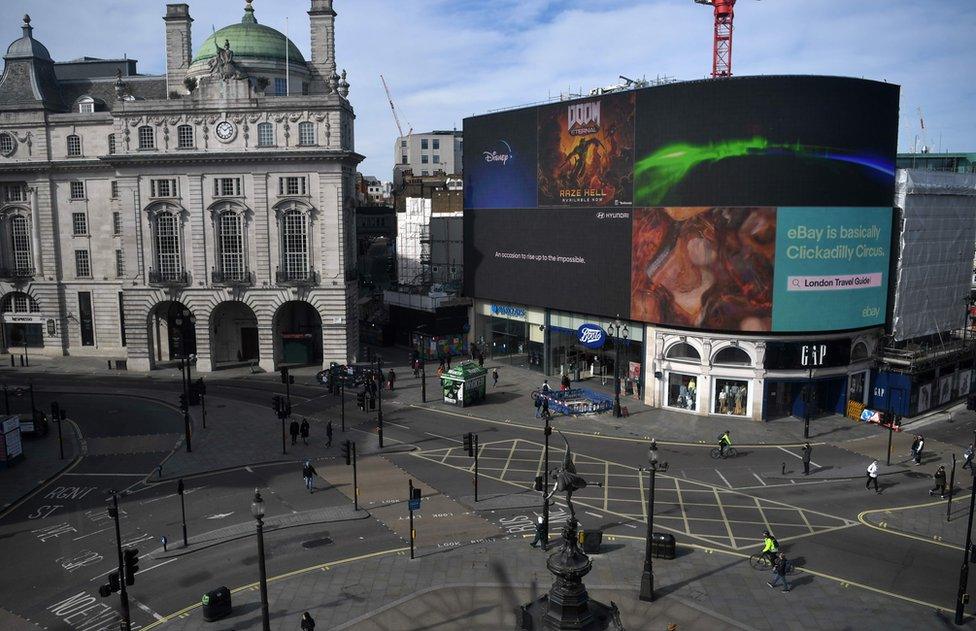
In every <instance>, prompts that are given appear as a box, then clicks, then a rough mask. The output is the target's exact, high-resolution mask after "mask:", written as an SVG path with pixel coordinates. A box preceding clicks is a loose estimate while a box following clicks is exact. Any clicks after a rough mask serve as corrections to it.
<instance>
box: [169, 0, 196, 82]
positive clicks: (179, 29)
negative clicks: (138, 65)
mask: <svg viewBox="0 0 976 631" xmlns="http://www.w3.org/2000/svg"><path fill="white" fill-rule="evenodd" d="M163 21H164V22H166V96H167V98H168V97H169V93H170V92H174V91H175V92H179V93H180V94H186V88H184V87H183V78H184V77H186V72H187V70H189V68H190V60H191V59H192V58H193V47H192V45H191V43H190V23H191V22H193V18H191V17H190V5H188V4H167V5H166V16H165V17H164V18H163Z"/></svg>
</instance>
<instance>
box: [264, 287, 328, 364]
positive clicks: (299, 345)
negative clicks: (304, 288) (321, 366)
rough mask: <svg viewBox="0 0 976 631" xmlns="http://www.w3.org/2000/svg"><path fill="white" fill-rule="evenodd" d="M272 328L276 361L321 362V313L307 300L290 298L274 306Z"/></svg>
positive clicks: (296, 362) (287, 362)
mask: <svg viewBox="0 0 976 631" xmlns="http://www.w3.org/2000/svg"><path fill="white" fill-rule="evenodd" d="M274 332H275V355H276V359H277V361H278V363H279V364H296V365H305V364H315V363H321V362H322V317H321V316H320V315H319V312H318V311H316V309H315V307H313V306H312V305H310V304H309V303H307V302H304V301H302V300H291V301H288V302H286V303H284V304H283V305H281V306H280V307H278V311H277V312H276V313H275V317H274Z"/></svg>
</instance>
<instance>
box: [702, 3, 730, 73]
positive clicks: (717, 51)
mask: <svg viewBox="0 0 976 631" xmlns="http://www.w3.org/2000/svg"><path fill="white" fill-rule="evenodd" d="M695 2H697V3H698V4H710V5H712V6H714V7H715V38H714V43H713V48H712V78H715V77H731V76H732V17H733V15H734V14H733V11H732V9H733V8H734V7H735V0H695Z"/></svg>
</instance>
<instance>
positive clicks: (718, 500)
mask: <svg viewBox="0 0 976 631" xmlns="http://www.w3.org/2000/svg"><path fill="white" fill-rule="evenodd" d="M712 490H713V491H714V492H715V503H716V504H718V510H719V512H720V513H722V519H721V521H723V522H724V523H725V530H726V532H728V533H729V543H730V544H732V547H733V548H735V549H738V548H739V546H737V545H736V543H735V535H733V534H732V524H730V523H729V519H728V517H726V516H725V507H723V506H722V498H721V497H719V495H718V489H712Z"/></svg>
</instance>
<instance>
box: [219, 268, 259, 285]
mask: <svg viewBox="0 0 976 631" xmlns="http://www.w3.org/2000/svg"><path fill="white" fill-rule="evenodd" d="M210 282H212V283H213V284H214V285H239V286H250V285H253V284H254V273H253V272H251V271H249V270H237V271H233V272H223V271H219V270H212V271H211V272H210Z"/></svg>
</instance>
